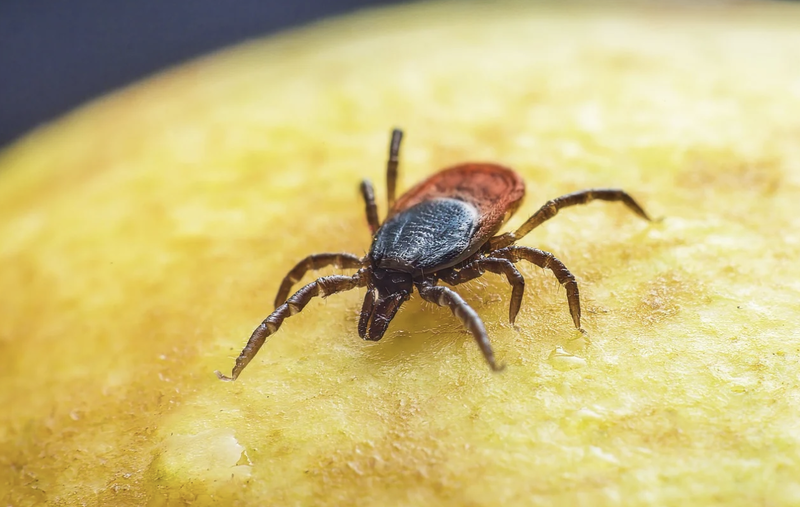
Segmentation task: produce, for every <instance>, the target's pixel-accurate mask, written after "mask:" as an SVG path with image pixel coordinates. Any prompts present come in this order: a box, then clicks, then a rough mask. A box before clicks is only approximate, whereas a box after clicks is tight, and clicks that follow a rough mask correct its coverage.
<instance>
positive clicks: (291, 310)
mask: <svg viewBox="0 0 800 507" xmlns="http://www.w3.org/2000/svg"><path fill="white" fill-rule="evenodd" d="M363 285H366V276H364V274H363V273H362V272H361V271H359V272H358V273H356V274H355V275H353V276H339V275H334V276H325V277H322V278H319V279H317V280H315V281H313V282H311V283H310V284H308V285H306V286H305V287H303V288H301V289H300V290H298V291H297V292H295V293H294V294H293V295H292V297H290V298H289V299H288V300H286V302H285V303H283V304H282V305H280V306H279V307H278V308H276V309H275V311H274V312H272V313H271V314H270V316H269V317H267V318H266V319H264V322H262V323H261V325H259V326H258V327H257V328H256V329H255V331H253V334H252V335H250V339H249V340H247V345H245V347H244V349H243V350H242V352H241V354H239V357H238V358H236V365H235V366H234V367H233V371H232V372H231V376H230V377H228V376H225V375H223V374H222V373H220V372H219V371H216V372H215V373H216V374H217V377H219V378H220V380H227V381H231V380H236V379H237V378H238V377H239V375H240V374H241V373H242V370H244V369H245V367H246V366H247V365H248V364H249V363H250V361H252V359H253V358H254V357H255V356H256V354H257V353H258V351H259V349H261V346H262V345H264V342H265V341H266V339H267V337H269V336H270V335H271V334H273V333H275V332H276V331H277V330H278V329H279V328H280V327H281V324H283V321H284V320H285V319H286V318H287V317H291V316H292V315H295V314H297V313H300V312H301V311H302V310H303V308H305V306H306V305H307V304H308V302H309V301H311V299H312V298H314V297H316V296H321V297H327V296H330V295H331V294H336V293H337V292H343V291H346V290H350V289H353V288H355V287H359V286H363Z"/></svg>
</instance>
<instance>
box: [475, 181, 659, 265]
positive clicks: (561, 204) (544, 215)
mask: <svg viewBox="0 0 800 507" xmlns="http://www.w3.org/2000/svg"><path fill="white" fill-rule="evenodd" d="M594 200H600V201H621V202H622V203H623V204H625V206H627V207H628V208H629V209H630V210H631V211H633V212H634V213H636V214H637V215H639V216H640V217H642V218H644V219H645V220H650V217H649V216H648V215H647V213H645V211H644V210H643V209H642V207H641V206H639V204H638V203H637V202H636V201H634V200H633V197H631V196H630V195H628V193H627V192H625V191H624V190H620V189H618V188H591V189H588V190H581V191H580V192H574V193H571V194H567V195H562V196H561V197H556V198H555V199H552V200H550V201H547V202H546V203H545V204H544V206H542V207H541V208H539V211H537V212H536V213H534V214H533V216H531V217H530V218H529V219H528V220H527V221H526V222H525V223H524V224H522V225H521V226H520V227H519V229H517V230H516V231H514V232H507V233H506V234H501V235H500V236H496V237H494V238H492V239H491V240H489V244H490V245H491V248H492V249H493V250H494V249H498V248H504V247H507V246H509V245H511V244H512V243H514V242H515V241H518V240H519V239H520V238H522V237H523V236H525V235H526V234H528V233H529V232H531V231H532V230H534V229H535V228H537V227H539V226H540V225H542V224H543V223H544V222H546V221H548V220H550V219H551V218H553V217H554V216H556V214H558V212H559V210H561V209H562V208H568V207H570V206H575V205H577V204H587V203H590V202H592V201H594Z"/></svg>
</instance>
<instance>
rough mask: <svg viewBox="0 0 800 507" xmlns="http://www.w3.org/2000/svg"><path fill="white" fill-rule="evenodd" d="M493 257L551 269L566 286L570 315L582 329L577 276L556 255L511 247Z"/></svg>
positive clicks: (524, 247)
mask: <svg viewBox="0 0 800 507" xmlns="http://www.w3.org/2000/svg"><path fill="white" fill-rule="evenodd" d="M491 255H492V257H498V258H501V259H508V260H509V261H511V262H514V263H516V262H519V261H528V262H530V263H532V264H535V265H537V266H539V267H540V268H543V269H549V270H550V271H552V272H553V274H554V275H555V276H556V279H557V280H558V283H560V284H561V285H563V286H564V288H565V289H566V290H567V302H568V303H569V313H570V315H572V322H574V323H575V327H576V328H577V329H580V330H581V331H583V329H581V299H580V293H579V292H578V282H577V281H575V276H573V274H572V273H570V271H569V269H567V267H566V266H565V265H564V263H563V262H561V261H560V260H558V259H557V258H556V257H555V255H553V254H551V253H550V252H545V251H544V250H539V249H538V248H530V247H527V246H509V247H506V248H502V249H500V250H495V251H493V252H491Z"/></svg>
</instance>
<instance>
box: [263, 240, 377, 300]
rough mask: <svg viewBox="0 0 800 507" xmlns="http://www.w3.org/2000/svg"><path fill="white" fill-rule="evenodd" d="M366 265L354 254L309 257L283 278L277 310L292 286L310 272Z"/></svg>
mask: <svg viewBox="0 0 800 507" xmlns="http://www.w3.org/2000/svg"><path fill="white" fill-rule="evenodd" d="M363 265H364V262H363V261H362V260H361V259H359V258H358V257H356V256H355V255H353V254H349V253H320V254H314V255H309V256H308V257H306V258H305V259H303V260H302V261H300V262H298V263H297V265H296V266H295V267H293V268H292V270H291V271H289V273H288V274H287V275H286V276H285V277H283V281H282V282H281V286H280V288H279V289H278V295H277V296H275V308H278V307H279V306H280V305H281V304H283V302H284V301H286V298H287V297H288V296H289V292H291V290H292V286H293V285H294V284H296V283H297V282H299V281H300V280H302V279H303V276H305V274H306V273H307V272H308V271H309V270H312V269H313V270H317V269H322V268H324V267H327V266H334V267H337V268H340V269H357V268H360V267H361V266H363Z"/></svg>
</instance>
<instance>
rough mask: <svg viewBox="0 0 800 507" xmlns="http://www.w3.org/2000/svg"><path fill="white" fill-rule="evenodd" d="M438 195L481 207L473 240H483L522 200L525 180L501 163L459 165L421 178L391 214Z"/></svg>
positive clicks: (486, 238) (398, 201) (478, 241)
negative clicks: (426, 177)
mask: <svg viewBox="0 0 800 507" xmlns="http://www.w3.org/2000/svg"><path fill="white" fill-rule="evenodd" d="M439 197H446V198H451V199H458V200H461V201H464V202H467V203H470V204H472V205H473V206H475V207H476V208H477V209H478V213H479V218H478V229H477V230H476V231H475V235H474V239H475V242H474V243H473V244H475V243H480V244H483V243H485V242H486V241H487V240H488V239H489V238H490V237H492V236H494V235H495V234H496V233H497V231H499V230H500V227H502V226H503V224H504V223H505V222H506V221H507V220H508V219H509V218H510V217H511V215H513V214H514V212H515V211H517V208H519V206H520V204H522V199H523V197H525V182H524V181H523V180H522V178H521V177H520V176H519V175H518V174H517V173H515V172H514V171H512V170H511V169H508V168H506V167H503V166H500V165H496V164H461V165H457V166H455V167H451V168H449V169H445V170H443V171H440V172H438V173H436V174H434V175H433V176H431V177H430V178H428V179H426V180H423V181H421V182H420V183H418V184H417V185H416V186H414V187H413V188H411V189H410V190H409V191H408V192H406V193H405V194H403V195H402V196H400V198H399V199H398V200H397V201H396V202H395V203H394V206H392V209H391V210H390V211H389V217H392V216H394V215H396V214H398V213H401V212H402V211H404V210H407V209H408V208H410V207H412V206H414V205H415V204H418V203H420V202H423V201H427V200H430V199H436V198H439ZM389 217H387V218H389Z"/></svg>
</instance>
